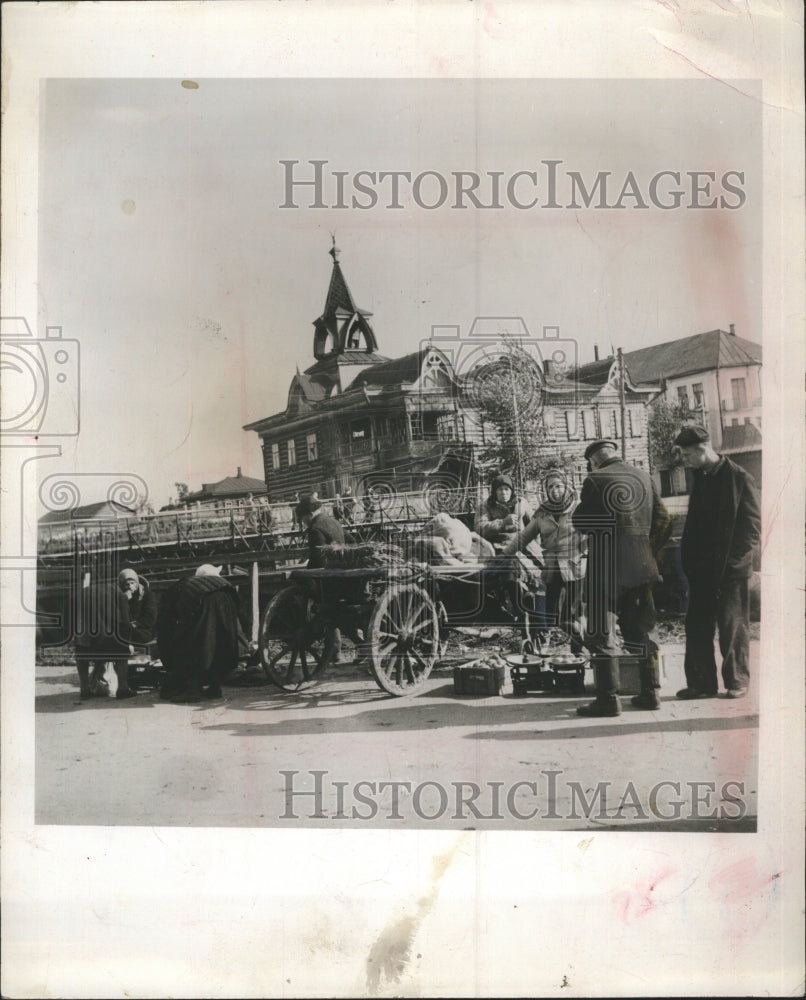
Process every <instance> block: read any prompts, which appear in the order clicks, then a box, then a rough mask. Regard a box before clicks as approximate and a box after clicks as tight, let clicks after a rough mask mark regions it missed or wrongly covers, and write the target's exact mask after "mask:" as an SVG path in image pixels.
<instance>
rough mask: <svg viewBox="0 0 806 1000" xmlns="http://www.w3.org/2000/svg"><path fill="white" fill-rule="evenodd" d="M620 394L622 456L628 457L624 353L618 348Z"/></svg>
mask: <svg viewBox="0 0 806 1000" xmlns="http://www.w3.org/2000/svg"><path fill="white" fill-rule="evenodd" d="M618 396H619V407H620V408H621V457H622V458H623V459H626V458H627V420H626V417H627V413H626V409H627V408H626V406H625V403H624V354H623V353H622V350H621V348H619V349H618Z"/></svg>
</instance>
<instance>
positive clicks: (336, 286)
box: [313, 233, 378, 359]
mask: <svg viewBox="0 0 806 1000" xmlns="http://www.w3.org/2000/svg"><path fill="white" fill-rule="evenodd" d="M330 237H331V240H332V244H333V245H332V246H331V248H330V250H328V253H329V254H330V256H331V257H332V258H333V271H332V273H331V275H330V285H329V286H328V290H327V298H326V300H325V308H324V310H323V311H322V315H321V316H320V317H319V318H318V319H317V320H315V321H314V326H315V327H316V332H315V333H314V342H313V354H314V357H315V358H317V359H320V358H324V357H326V356H328V355H338V354H343V353H344V351H345V350H363V351H366V352H367V353H372V352H373V351H377V350H378V343H377V341H376V340H375V334H374V332H373V330H372V327H371V325H370V323H369V316H371V315H372V314H371V313H368V312H365V311H364V310H363V309H359V308H358V306H357V305H356V304H355V302H354V301H353V296H352V294H351V293H350V289H349V288H348V287H347V282H346V281H345V280H344V275H343V274H342V272H341V265H340V264H339V256H340V254H341V250H339V248H338V247H337V246H336V234H335V233H331V234H330Z"/></svg>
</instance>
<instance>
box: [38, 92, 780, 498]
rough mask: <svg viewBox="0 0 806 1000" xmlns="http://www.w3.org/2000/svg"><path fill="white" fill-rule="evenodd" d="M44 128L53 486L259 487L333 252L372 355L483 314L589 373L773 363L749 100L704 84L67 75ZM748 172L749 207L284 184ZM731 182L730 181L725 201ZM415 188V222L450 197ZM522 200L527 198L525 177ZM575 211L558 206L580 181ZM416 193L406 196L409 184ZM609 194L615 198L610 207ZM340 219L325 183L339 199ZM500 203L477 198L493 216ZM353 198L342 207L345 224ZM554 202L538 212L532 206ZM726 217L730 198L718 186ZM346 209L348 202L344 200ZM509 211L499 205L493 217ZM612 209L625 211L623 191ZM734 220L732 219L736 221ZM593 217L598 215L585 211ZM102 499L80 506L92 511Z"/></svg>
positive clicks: (305, 357)
mask: <svg viewBox="0 0 806 1000" xmlns="http://www.w3.org/2000/svg"><path fill="white" fill-rule="evenodd" d="M44 87H45V89H44V97H43V104H42V107H43V113H42V117H41V124H40V155H39V164H40V173H39V254H38V286H39V316H38V322H39V327H40V331H43V330H44V328H45V327H46V326H49V325H58V326H61V327H62V329H63V335H64V337H66V338H73V339H76V340H78V341H79V342H80V348H81V399H80V411H81V430H80V433H79V435H78V436H77V437H76V438H74V439H69V440H68V439H65V443H64V445H63V454H62V457H61V458H60V459H57V460H53V461H51V462H49V463H48V471H49V472H54V471H63V472H73V473H76V472H78V473H92V472H94V471H99V467H100V468H102V469H103V471H106V472H109V471H114V472H119V473H124V474H125V473H130V474H134V475H137V476H140V477H141V478H142V479H143V480H144V481H145V482H146V483H147V484H148V488H149V492H150V498H151V500H152V501H153V502H154V504H155V506H157V507H159V506H160V505H162V504H163V503H165V502H167V500H168V499H169V497H170V496H172V495H174V494H175V488H174V483H175V482H185V483H187V484H188V485H189V486H190V488H191V489H198V488H199V487H200V486H201V485H202V483H204V482H213V481H216V480H218V479H221V478H223V477H224V476H227V475H234V474H235V471H236V468H237V467H238V466H240V467H241V468H242V469H243V472H244V474H247V475H253V476H256V477H259V478H262V464H261V453H260V447H259V441H258V437H257V435H256V434H255V433H254V432H247V431H244V430H242V427H243V425H244V424H246V423H248V422H250V421H253V420H257V419H259V418H261V417H265V416H268V415H270V414H272V413H276V412H278V411H280V410H282V409H284V407H285V403H286V397H287V392H288V386H289V382H290V380H291V377H292V376H293V374H294V371H295V369H296V367H297V366H299V367H300V368H301V369H303V368H305V367H307V366H308V365H310V364H311V363H313V357H312V342H313V326H312V323H313V321H314V320H315V319H316V318H317V316H319V315H320V313H321V311H322V307H323V305H324V301H325V294H326V291H327V286H328V281H329V278H330V271H331V267H332V261H331V258H330V257H329V256H328V250H329V249H330V247H331V234H332V233H335V237H336V242H337V244H338V246H339V248H340V250H341V265H342V269H343V273H344V275H345V277H346V279H347V282H348V284H349V286H350V289H351V291H352V293H353V296H354V299H355V301H356V302H357V304H358V305H359V306H360V307H361V308H364V309H367V310H370V311H371V312H372V314H373V316H372V323H373V326H374V329H375V333H376V336H377V339H378V343H379V350H380V352H381V353H382V354H384V355H386V356H388V357H396V356H399V355H401V354H404V353H406V352H408V351H411V350H414V349H416V348H417V346H418V345H419V343H420V342H421V341H423V340H427V339H428V337H429V336H430V333H431V329H432V327H434V326H443V325H444V326H458V327H459V328H460V331H461V332H462V333H464V332H466V331H467V330H468V329H469V328H470V326H471V324H472V322H473V319H474V318H475V317H476V316H503V317H507V316H520V317H522V318H523V319H524V321H525V323H526V326H527V328H528V329H529V331H530V333H531V334H533V335H534V336H535V337H538V338H539V337H540V335H541V331H542V329H543V327H544V326H556V327H559V330H560V334H561V336H562V337H563V338H567V339H569V340H572V341H573V342H574V343H575V344H576V349H577V356H578V358H579V360H580V361H582V362H584V361H587V360H592V358H593V351H594V344H596V345H598V347H599V349H600V352H601V353H602V355H605V354H608V353H609V352H610V350H611V347H613V348H618V347H622V348H623V349H624V350H625V351H628V350H632V349H635V348H638V347H643V346H646V345H649V344H653V343H662V342H664V341H667V340H672V339H676V338H679V337H686V336H689V335H691V334H694V333H699V332H703V331H705V330H711V329H715V328H717V327H721V328H722V329H727V328H728V326H729V324H730V323H734V324H735V327H736V332H737V333H738V334H739V335H741V336H743V337H746V338H747V339H749V340H753V341H756V342H762V341H763V337H762V331H761V288H760V275H761V122H760V115H759V103H758V102H757V101H756V100H755V99H754V93H755V92H754V85H753V84H751V83H747V84H742V83H739V84H737V85H735V86H726V85H724V84H721V83H717V82H714V81H711V80H675V81H673V80H646V81H640V80H632V81H612V80H611V81H596V80H553V81H551V80H524V79H520V80H514V79H513V80H507V79H498V80H474V79H468V80H439V79H423V80H405V79H403V80H377V79H373V80H366V79H354V80H350V79H338V80H327V79H323V80H313V79H284V80H280V79H267V80H262V79H255V80H250V79H238V80H235V79H233V80H226V79H210V80H208V79H194V80H193V81H184V82H183V81H182V80H180V79H140V80H136V79H121V80H115V79H100V78H96V79H71V80H66V79H51V80H48V81H46V83H45V84H44ZM313 159H321V160H326V161H327V165H326V168H325V170H326V172H329V171H344V172H345V173H346V177H347V181H346V183H347V184H348V185H349V184H350V183H351V180H352V178H353V177H354V176H355V174H356V172H357V171H360V170H368V171H382V170H385V171H410V172H411V173H412V174H413V175H416V174H418V173H420V172H422V171H433V172H435V173H439V174H441V175H443V176H446V177H448V178H449V179H450V174H451V172H454V171H475V172H477V173H479V174H481V175H483V176H484V175H486V174H487V173H488V172H498V173H500V174H501V176H502V177H503V178H504V181H503V182H502V183H505V182H506V180H507V179H508V178H509V177H511V176H512V175H513V174H514V173H515V172H516V171H520V170H525V171H530V170H535V171H538V176H539V184H541V185H542V184H543V179H544V177H545V171H546V168H545V166H542V165H541V161H543V160H559V161H561V166H560V168H559V169H560V171H561V175H560V176H561V179H562V178H563V177H565V173H566V172H567V171H578V172H579V174H580V175H581V176H582V177H583V179H584V180H585V182H586V184H587V186H588V187H590V186H591V184H592V182H593V180H594V178H595V176H596V174H597V172H599V171H610V172H611V176H612V178H613V180H612V181H611V184H612V185H613V187H614V188H615V190H616V191H618V190H620V188H621V184H622V180H623V179H624V178H625V177H626V175H627V173H628V172H629V171H632V172H633V175H634V176H635V178H636V181H637V183H638V186H639V189H640V190H641V191H642V193H643V196H644V198H645V200H646V198H647V187H648V184H649V181H650V180H651V178H652V177H653V176H655V175H656V174H657V173H658V172H659V171H664V170H671V171H680V172H681V173H683V174H685V172H686V171H713V172H715V174H716V175H717V178H720V177H721V176H722V175H723V174H724V173H725V171H728V170H735V171H741V172H743V174H744V181H743V184H742V185H741V188H742V191H743V196H744V199H743V203H742V205H741V207H739V208H737V209H730V208H722V209H720V208H713V209H694V208H681V209H676V210H662V209H660V208H658V207H655V206H654V205H652V204H650V206H649V207H648V208H646V209H635V208H633V207H632V206H633V205H634V204H635V203H636V200H635V199H627V200H625V202H624V204H625V205H626V206H628V207H625V208H623V209H597V208H594V207H591V208H585V207H584V206H580V207H579V208H572V207H560V208H557V209H547V208H537V209H530V210H519V209H517V208H515V207H513V206H512V205H511V204H509V203H507V204H505V206H504V207H503V208H501V209H496V210H479V209H476V208H474V207H472V206H471V207H468V208H466V209H463V210H459V209H456V208H453V207H451V206H452V198H449V199H448V201H447V202H446V203H445V205H444V206H442V207H439V208H435V209H433V210H428V209H424V208H422V207H419V206H418V205H417V204H416V203H415V201H414V199H413V198H412V197H411V193H410V189H408V188H407V189H406V191H405V192H404V194H403V195H401V197H400V203H401V204H402V206H403V207H401V208H397V209H396V208H390V207H388V202H389V200H390V199H389V195H388V191H389V188H388V186H387V187H383V186H381V185H380V184H379V185H378V191H379V193H380V198H379V204H378V205H377V206H375V207H374V208H372V209H361V208H357V207H348V208H344V209H339V208H334V207H326V208H315V207H310V195H309V194H308V193H307V189H302V188H298V189H295V195H294V198H295V201H296V203H297V204H298V205H299V207H298V208H282V207H281V206H282V204H283V202H284V200H285V188H284V179H285V173H284V171H285V169H286V168H284V167H283V166H282V165H281V161H282V160H297V161H299V164H300V166H299V167H298V168H297V169H299V170H302V171H304V172H305V173H306V175H307V176H310V175H311V172H312V168H311V167H310V165H309V161H310V160H313ZM736 183H738V182H737V181H736V180H735V178H734V184H736ZM435 184H436V181H435V180H434V179H433V177H432V178H431V179H430V180H429V181H427V182H424V186H423V188H422V189H421V200H422V201H423V202H428V201H429V199H432V198H434V197H435V196H434V194H433V192H434V191H436V190H437V189H436V187H435V186H434V185H435ZM519 185H520V186H519V187H517V188H516V189H515V190H516V193H517V195H518V197H519V198H521V199H522V200H523V201H527V200H529V199H530V198H531V197H532V196H533V195H534V192H533V191H530V188H529V182H528V180H526V181H524V180H523V179H521V180H520V181H519ZM565 185H566V186H565V188H564V189H563V190H564V192H566V193H564V194H562V195H561V196H560V200H561V201H563V200H564V201H565V202H568V201H569V199H568V197H567V180H566V182H565ZM404 187H405V184H404ZM613 187H611V188H610V191H611V192H612V191H613ZM325 190H326V192H328V194H327V196H326V200H327V201H328V205H329V206H332V203H333V201H334V200H335V193H334V189H333V187H332V181H329V182H328V183H327V184H326V186H325ZM486 190H488V189H487V188H486V187H485V186H484V184H483V185H482V186H481V187H480V196H481V198H482V199H484V198H485V195H484V193H483V192H485V191H486ZM351 193H352V188H350V187H348V195H347V201H348V203H349V200H350V194H351ZM537 193H538V195H539V196H543V195H544V190H543V189H541V187H538V191H537ZM716 193H717V195H718V194H720V193H725V192H724V191H723V190H722V189H721V188H717V189H716ZM331 194H332V197H331ZM502 200H503V201H507V199H506V198H503V199H502ZM610 200H611V201H612V200H615V199H614V198H613V197H612V195H611V199H610ZM735 200H736V199H735V198H731V201H735ZM594 204H595V202H594ZM91 499H95V498H91V497H86V501H87V502H89V501H90V500H91Z"/></svg>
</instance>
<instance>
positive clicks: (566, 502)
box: [542, 469, 576, 514]
mask: <svg viewBox="0 0 806 1000" xmlns="http://www.w3.org/2000/svg"><path fill="white" fill-rule="evenodd" d="M554 482H559V483H560V484H561V485H562V487H563V495H562V496H561V497H560V499H559V500H558V501H557V502H556V503H555V502H554V501H552V500H551V499H550V498H549V486H550V484H551V483H554ZM542 485H543V504H542V506H543V507H545V508H546V510H549V511H551V513H552V514H562V513H564V512H565V511H566V510H568V508H569V507H570V506H571V504H572V503H573V502H574V500H575V499H576V491H575V490H574V487H573V486H572V485H571V483H570V482H569V481H568V477H567V476H566V474H565V473H564V472H561V471H560V470H559V469H552V470H551V471H550V472H547V473H546V475H545V476H544V477H543V484H542Z"/></svg>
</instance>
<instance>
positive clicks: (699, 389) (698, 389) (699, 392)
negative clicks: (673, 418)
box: [691, 382, 703, 410]
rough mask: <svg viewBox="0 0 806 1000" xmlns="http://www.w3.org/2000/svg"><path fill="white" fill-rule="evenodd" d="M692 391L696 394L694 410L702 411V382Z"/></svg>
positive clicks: (695, 384)
mask: <svg viewBox="0 0 806 1000" xmlns="http://www.w3.org/2000/svg"><path fill="white" fill-rule="evenodd" d="M691 391H692V392H693V393H694V409H695V410H701V409H702V407H703V391H702V382H695V383H694V385H692V387H691Z"/></svg>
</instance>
